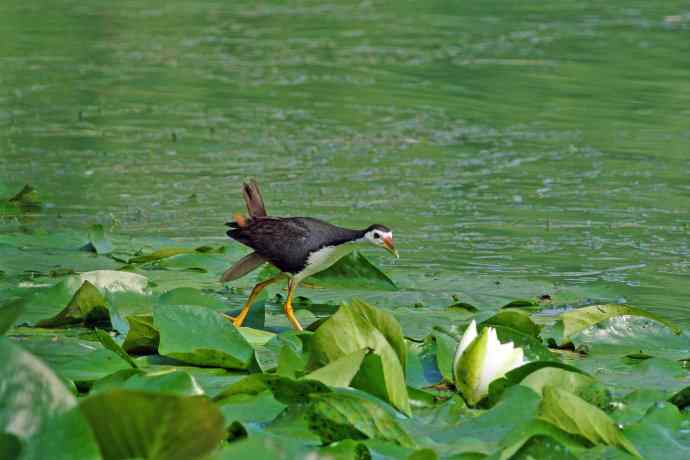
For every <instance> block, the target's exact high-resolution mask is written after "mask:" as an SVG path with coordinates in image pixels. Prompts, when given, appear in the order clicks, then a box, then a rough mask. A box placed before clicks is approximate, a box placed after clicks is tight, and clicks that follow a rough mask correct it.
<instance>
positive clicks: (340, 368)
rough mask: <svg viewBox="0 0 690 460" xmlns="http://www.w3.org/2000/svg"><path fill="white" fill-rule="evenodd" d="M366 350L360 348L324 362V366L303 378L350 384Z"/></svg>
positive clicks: (333, 383) (328, 383)
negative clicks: (326, 362)
mask: <svg viewBox="0 0 690 460" xmlns="http://www.w3.org/2000/svg"><path fill="white" fill-rule="evenodd" d="M368 352H369V350H368V349H366V348H362V349H361V350H358V351H354V352H352V353H350V354H347V355H344V356H341V357H340V358H338V359H336V360H334V361H331V362H330V363H328V364H326V365H325V366H324V367H321V368H319V369H316V370H315V371H313V372H311V373H310V374H307V375H306V376H305V377H304V378H305V379H309V380H318V381H319V382H322V383H325V384H326V385H330V386H334V387H347V386H349V385H350V382H352V379H353V378H354V377H355V375H357V372H359V369H360V366H361V365H362V361H364V358H365V356H366V355H367V353H368Z"/></svg>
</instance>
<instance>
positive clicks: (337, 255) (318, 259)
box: [295, 244, 356, 281]
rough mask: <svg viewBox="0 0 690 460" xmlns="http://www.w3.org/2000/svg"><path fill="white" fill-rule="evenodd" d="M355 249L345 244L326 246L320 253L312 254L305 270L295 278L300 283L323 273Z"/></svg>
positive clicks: (353, 246) (351, 245)
mask: <svg viewBox="0 0 690 460" xmlns="http://www.w3.org/2000/svg"><path fill="white" fill-rule="evenodd" d="M354 249H356V248H355V245H354V244H343V245H340V246H325V247H323V248H321V249H319V250H318V251H315V252H312V253H311V254H310V255H309V258H308V259H307V264H306V266H305V267H304V270H302V271H301V272H299V273H298V274H297V275H295V278H297V280H298V281H299V280H302V279H304V278H306V277H308V276H311V275H313V274H315V273H318V272H320V271H323V270H325V269H327V268H328V267H330V266H331V265H333V264H334V263H336V262H337V261H338V260H340V259H341V258H342V257H344V256H346V255H347V254H349V253H350V252H352V251H353V250H354Z"/></svg>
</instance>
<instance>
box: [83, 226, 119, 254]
mask: <svg viewBox="0 0 690 460" xmlns="http://www.w3.org/2000/svg"><path fill="white" fill-rule="evenodd" d="M86 248H87V249H88V250H90V251H93V252H95V253H96V254H110V253H111V252H113V243H111V242H110V240H109V239H108V237H107V236H106V234H105V228H103V226H102V225H101V224H96V225H92V226H91V228H90V229H89V243H88V245H87V246H86Z"/></svg>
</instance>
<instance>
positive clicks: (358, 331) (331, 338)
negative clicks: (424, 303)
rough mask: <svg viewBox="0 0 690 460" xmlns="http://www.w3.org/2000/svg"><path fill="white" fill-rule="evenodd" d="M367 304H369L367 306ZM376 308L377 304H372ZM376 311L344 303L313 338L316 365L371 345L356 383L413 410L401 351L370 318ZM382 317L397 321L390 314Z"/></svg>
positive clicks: (397, 406) (401, 408) (313, 364)
mask: <svg viewBox="0 0 690 460" xmlns="http://www.w3.org/2000/svg"><path fill="white" fill-rule="evenodd" d="M365 308H366V307H365ZM368 308H373V307H368ZM370 316H373V315H365V314H362V307H361V306H359V305H358V306H352V305H347V304H345V305H343V306H342V307H340V309H339V310H338V311H337V312H336V313H335V314H334V315H333V316H331V317H330V318H329V319H328V320H326V321H325V322H324V323H323V324H322V325H321V326H320V327H319V328H318V329H317V330H316V332H315V333H314V335H313V336H312V338H311V342H310V344H311V351H312V353H311V363H312V368H315V367H320V366H323V365H326V364H328V363H329V362H331V361H334V360H336V359H338V358H340V357H342V356H344V355H348V354H350V353H353V352H356V351H359V350H362V349H364V348H368V349H371V350H372V353H371V354H369V355H367V357H366V358H365V360H364V363H363V365H362V368H361V369H360V372H359V373H358V374H357V376H356V377H355V379H354V380H353V382H352V386H354V387H355V388H360V389H362V390H364V391H368V392H372V394H375V395H377V396H378V397H380V398H382V399H384V400H386V401H388V402H390V403H391V404H392V405H393V406H395V407H396V408H398V409H399V410H401V411H402V412H404V413H406V414H409V413H410V405H409V400H408V395H407V386H406V385H405V375H404V372H403V366H404V364H405V362H404V361H403V362H401V361H400V358H399V355H398V354H397V352H396V350H395V349H394V348H393V346H392V345H391V343H390V342H389V341H388V339H387V338H386V336H385V335H384V333H382V332H381V331H380V330H379V329H378V328H376V326H375V325H374V324H373V323H372V322H371V320H370V319H369V318H370ZM379 320H382V321H385V322H386V323H388V322H390V321H395V320H394V319H393V318H392V317H390V316H383V315H382V316H381V317H380V318H379ZM394 330H395V327H394V326H392V325H390V326H389V328H388V329H387V330H386V332H387V333H388V334H389V336H391V334H393V331H394Z"/></svg>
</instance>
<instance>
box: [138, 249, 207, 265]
mask: <svg viewBox="0 0 690 460" xmlns="http://www.w3.org/2000/svg"><path fill="white" fill-rule="evenodd" d="M190 252H194V250H193V249H188V248H161V249H158V250H157V251H154V252H152V253H150V254H146V255H142V256H136V257H132V258H130V259H129V261H128V262H127V263H130V264H144V263H147V262H153V261H157V260H161V259H165V258H168V257H172V256H176V255H178V254H188V253H190Z"/></svg>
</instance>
